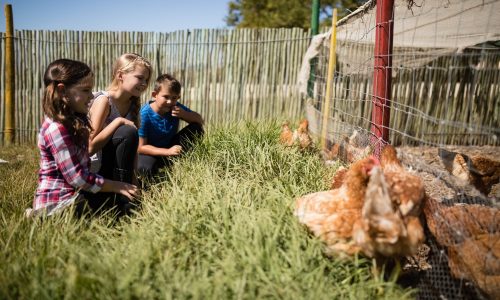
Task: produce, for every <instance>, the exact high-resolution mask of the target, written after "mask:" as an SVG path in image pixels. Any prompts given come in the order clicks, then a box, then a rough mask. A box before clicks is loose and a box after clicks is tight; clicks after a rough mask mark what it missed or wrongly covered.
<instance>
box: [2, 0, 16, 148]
mask: <svg viewBox="0 0 500 300" xmlns="http://www.w3.org/2000/svg"><path fill="white" fill-rule="evenodd" d="M4 11H5V21H6V26H5V91H4V99H5V126H4V128H5V134H4V142H5V144H7V145H9V144H11V143H13V142H14V138H15V124H16V122H15V113H14V112H15V102H14V96H15V95H14V94H15V85H14V84H15V81H14V76H15V73H14V61H15V60H14V20H13V17H12V5H10V4H5V8H4Z"/></svg>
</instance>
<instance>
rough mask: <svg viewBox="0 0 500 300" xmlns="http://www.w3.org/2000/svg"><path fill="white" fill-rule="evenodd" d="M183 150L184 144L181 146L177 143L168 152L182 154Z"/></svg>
mask: <svg viewBox="0 0 500 300" xmlns="http://www.w3.org/2000/svg"><path fill="white" fill-rule="evenodd" d="M181 152H182V146H179V145H175V146H172V147H171V148H169V149H168V153H169V155H172V156H174V155H179V154H181Z"/></svg>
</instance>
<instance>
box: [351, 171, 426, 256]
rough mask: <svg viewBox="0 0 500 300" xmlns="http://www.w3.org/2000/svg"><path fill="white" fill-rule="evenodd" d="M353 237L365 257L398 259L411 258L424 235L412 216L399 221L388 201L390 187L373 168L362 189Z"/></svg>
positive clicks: (395, 211) (400, 217)
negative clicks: (364, 190)
mask: <svg viewBox="0 0 500 300" xmlns="http://www.w3.org/2000/svg"><path fill="white" fill-rule="evenodd" d="M353 237H354V240H355V242H356V244H357V245H358V246H360V247H361V250H362V251H363V253H364V254H365V255H366V256H368V257H374V258H380V257H402V256H407V255H412V254H415V253H416V252H417V250H418V246H419V245H420V244H421V243H422V242H423V241H424V231H423V227H422V225H421V224H420V221H419V219H418V218H417V217H415V216H408V217H403V216H402V215H401V213H400V211H399V210H398V209H397V206H394V204H393V201H392V200H391V194H390V187H389V185H388V184H387V182H386V180H385V178H384V175H383V173H382V171H381V170H380V168H378V167H375V168H373V170H372V172H371V175H370V181H369V183H368V186H367V188H366V197H365V204H364V206H363V209H362V217H361V219H360V221H359V222H358V223H356V225H355V226H354V229H353Z"/></svg>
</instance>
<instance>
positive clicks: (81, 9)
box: [0, 0, 229, 32]
mask: <svg viewBox="0 0 500 300" xmlns="http://www.w3.org/2000/svg"><path fill="white" fill-rule="evenodd" d="M0 2H1V3H2V18H1V22H0V31H1V32H5V12H4V10H5V8H4V7H5V4H11V5H12V11H13V15H14V29H45V30H62V29H68V30H84V31H155V32H171V31H175V30H183V29H198V28H226V27H227V26H226V24H225V22H224V17H225V16H226V15H227V11H228V2H229V0H177V1H172V0H163V1H162V0H79V1H75V0H11V1H6V0H1V1H0Z"/></svg>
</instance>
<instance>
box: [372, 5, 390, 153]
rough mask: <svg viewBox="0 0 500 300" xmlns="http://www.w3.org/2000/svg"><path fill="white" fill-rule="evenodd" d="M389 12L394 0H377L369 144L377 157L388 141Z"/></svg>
mask: <svg viewBox="0 0 500 300" xmlns="http://www.w3.org/2000/svg"><path fill="white" fill-rule="evenodd" d="M393 12H394V0H377V17H376V29H375V51H374V52H375V57H374V70H373V96H372V103H373V110H372V126H371V132H372V134H373V138H372V145H374V146H375V149H374V151H375V155H376V156H377V157H380V151H381V150H382V147H383V146H384V145H385V144H387V143H388V142H389V118H390V112H391V111H390V107H391V78H392V37H393V28H394V18H393V17H394V14H393Z"/></svg>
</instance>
